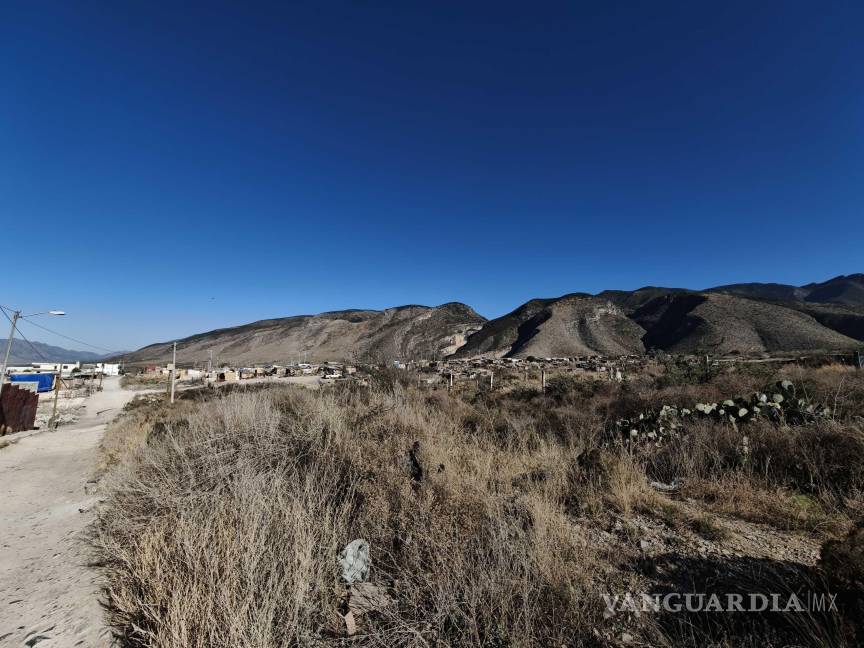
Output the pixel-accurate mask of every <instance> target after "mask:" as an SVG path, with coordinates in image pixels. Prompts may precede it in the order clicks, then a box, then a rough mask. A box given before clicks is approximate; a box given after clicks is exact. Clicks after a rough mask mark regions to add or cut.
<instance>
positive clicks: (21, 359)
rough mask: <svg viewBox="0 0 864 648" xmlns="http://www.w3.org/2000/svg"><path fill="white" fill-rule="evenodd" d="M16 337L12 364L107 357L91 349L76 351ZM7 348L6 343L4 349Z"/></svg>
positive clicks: (88, 360) (11, 357)
mask: <svg viewBox="0 0 864 648" xmlns="http://www.w3.org/2000/svg"><path fill="white" fill-rule="evenodd" d="M31 344H32V345H33V346H30V344H27V342H25V341H24V340H19V339H18V338H15V339H14V340H12V350H11V351H10V353H9V364H10V365H22V364H30V363H31V362H77V361H79V360H80V361H81V362H97V361H99V360H102V359H104V358H105V354H104V353H102V354H100V353H93V352H91V351H76V350H73V349H64V348H63V347H58V346H52V345H50V344H45V343H44V342H31ZM5 350H6V347H5V345H4V346H3V351H5Z"/></svg>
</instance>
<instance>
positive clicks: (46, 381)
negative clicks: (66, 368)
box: [9, 373, 54, 392]
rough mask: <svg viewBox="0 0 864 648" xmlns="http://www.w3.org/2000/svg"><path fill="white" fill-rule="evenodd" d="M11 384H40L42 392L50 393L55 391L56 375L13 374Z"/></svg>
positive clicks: (10, 379) (10, 378)
mask: <svg viewBox="0 0 864 648" xmlns="http://www.w3.org/2000/svg"><path fill="white" fill-rule="evenodd" d="M9 382H13V383H16V382H38V383H39V389H38V390H37V391H40V392H49V391H51V390H52V389H54V374H53V373H25V374H12V375H11V376H9Z"/></svg>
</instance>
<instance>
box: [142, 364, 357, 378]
mask: <svg viewBox="0 0 864 648" xmlns="http://www.w3.org/2000/svg"><path fill="white" fill-rule="evenodd" d="M173 369H174V367H173V365H172V364H171V363H168V364H167V365H164V366H159V365H149V366H147V367H145V368H144V370H143V373H144V374H145V375H146V374H149V375H154V376H156V375H162V376H166V377H167V376H170V375H171V372H172V371H173ZM356 372H357V367H355V366H353V365H347V364H344V363H337V362H327V363H321V364H317V363H316V364H310V363H306V362H298V363H294V364H289V365H279V364H263V365H256V366H251V367H233V366H222V367H219V368H217V369H209V370H208V369H196V368H182V367H177V372H176V377H177V380H181V381H182V380H186V381H195V380H200V381H204V382H212V383H224V382H229V383H230V382H239V381H241V380H251V379H261V378H290V377H294V376H317V377H319V378H324V379H327V380H338V379H343V378H346V377H348V376H351V375H353V374H355V373H356Z"/></svg>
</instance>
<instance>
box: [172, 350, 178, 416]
mask: <svg viewBox="0 0 864 648" xmlns="http://www.w3.org/2000/svg"><path fill="white" fill-rule="evenodd" d="M176 379H177V343H176V342H175V343H174V362H172V363H171V402H172V403H173V402H174V382H175V381H176Z"/></svg>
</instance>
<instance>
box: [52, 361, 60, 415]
mask: <svg viewBox="0 0 864 648" xmlns="http://www.w3.org/2000/svg"><path fill="white" fill-rule="evenodd" d="M62 371H63V365H62V364H60V365H58V367H57V375H56V376H55V377H54V412H53V413H52V414H51V423H52V424H53V427H54V429H55V430H56V429H57V426H58V425H59V424H60V421H58V420H57V399H58V398H59V397H60V381H61V380H62V378H60V373H61V372H62Z"/></svg>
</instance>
